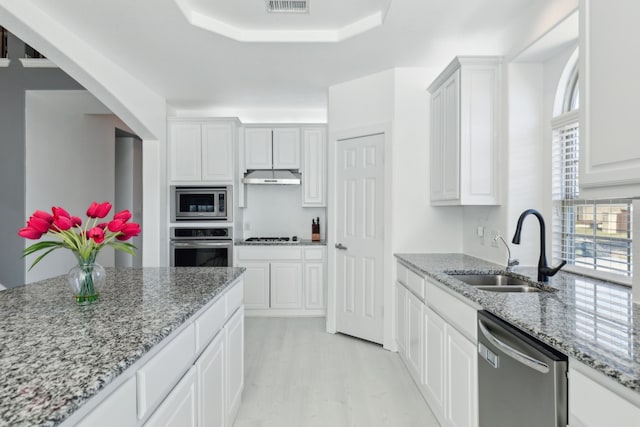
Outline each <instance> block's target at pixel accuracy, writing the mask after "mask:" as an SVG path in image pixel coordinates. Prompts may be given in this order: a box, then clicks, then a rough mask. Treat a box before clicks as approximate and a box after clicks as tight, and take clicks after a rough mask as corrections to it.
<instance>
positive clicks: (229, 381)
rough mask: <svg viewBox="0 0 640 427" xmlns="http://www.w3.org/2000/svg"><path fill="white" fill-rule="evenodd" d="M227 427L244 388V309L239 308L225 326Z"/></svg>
mask: <svg viewBox="0 0 640 427" xmlns="http://www.w3.org/2000/svg"><path fill="white" fill-rule="evenodd" d="M225 346H226V360H225V372H226V377H225V380H226V390H225V392H226V393H225V395H226V414H227V420H228V422H227V425H228V426H231V425H232V424H233V420H234V419H235V418H236V414H237V413H238V408H239V407H240V400H241V398H242V389H243V388H244V308H243V307H240V308H239V309H238V310H237V311H236V313H235V314H234V315H233V316H232V317H231V319H229V322H228V323H227V325H226V326H225Z"/></svg>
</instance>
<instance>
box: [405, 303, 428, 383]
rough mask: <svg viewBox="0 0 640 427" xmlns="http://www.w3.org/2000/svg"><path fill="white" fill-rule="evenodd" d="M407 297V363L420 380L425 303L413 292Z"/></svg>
mask: <svg viewBox="0 0 640 427" xmlns="http://www.w3.org/2000/svg"><path fill="white" fill-rule="evenodd" d="M407 295H408V299H407V365H408V366H409V369H410V370H412V371H413V374H414V376H415V378H417V380H418V381H420V379H421V378H422V349H423V345H422V336H423V332H422V325H423V320H424V318H423V314H422V310H423V308H424V304H423V303H422V301H420V300H419V299H418V298H417V297H416V296H415V295H413V294H412V293H411V292H409V293H408V294H407Z"/></svg>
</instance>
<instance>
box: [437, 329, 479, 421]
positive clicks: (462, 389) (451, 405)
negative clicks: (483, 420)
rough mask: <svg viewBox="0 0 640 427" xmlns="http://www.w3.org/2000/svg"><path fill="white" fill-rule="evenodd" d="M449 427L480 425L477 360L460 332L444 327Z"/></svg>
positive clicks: (475, 353)
mask: <svg viewBox="0 0 640 427" xmlns="http://www.w3.org/2000/svg"><path fill="white" fill-rule="evenodd" d="M445 340H446V350H445V354H446V370H445V372H446V390H447V391H446V393H447V394H446V396H447V399H446V409H445V418H446V425H449V426H456V427H475V426H477V425H478V366H477V363H478V361H477V360H478V359H477V352H476V346H475V345H474V344H473V343H472V342H471V341H469V340H468V339H467V338H465V337H464V336H463V335H462V334H461V333H460V332H458V331H457V330H455V329H454V328H452V327H451V326H449V325H446V326H445Z"/></svg>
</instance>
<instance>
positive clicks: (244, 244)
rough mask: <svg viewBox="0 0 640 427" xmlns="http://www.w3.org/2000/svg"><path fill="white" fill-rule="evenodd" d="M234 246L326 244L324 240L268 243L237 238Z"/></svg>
mask: <svg viewBox="0 0 640 427" xmlns="http://www.w3.org/2000/svg"><path fill="white" fill-rule="evenodd" d="M234 245H236V246H327V241H326V240H320V241H318V242H314V241H312V240H306V239H302V240H300V241H298V242H282V243H270V242H245V241H244V240H238V241H236V242H234Z"/></svg>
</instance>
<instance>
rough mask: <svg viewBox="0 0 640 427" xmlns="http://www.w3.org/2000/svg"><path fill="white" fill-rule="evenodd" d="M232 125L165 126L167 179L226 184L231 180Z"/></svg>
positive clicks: (212, 123) (221, 123)
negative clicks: (167, 145) (167, 136)
mask: <svg viewBox="0 0 640 427" xmlns="http://www.w3.org/2000/svg"><path fill="white" fill-rule="evenodd" d="M234 140H235V123H234V122H232V121H219V122H218V121H215V122H201V121H187V122H170V123H169V180H170V181H172V182H187V181H188V182H211V183H230V182H231V181H232V180H233V153H234Z"/></svg>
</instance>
